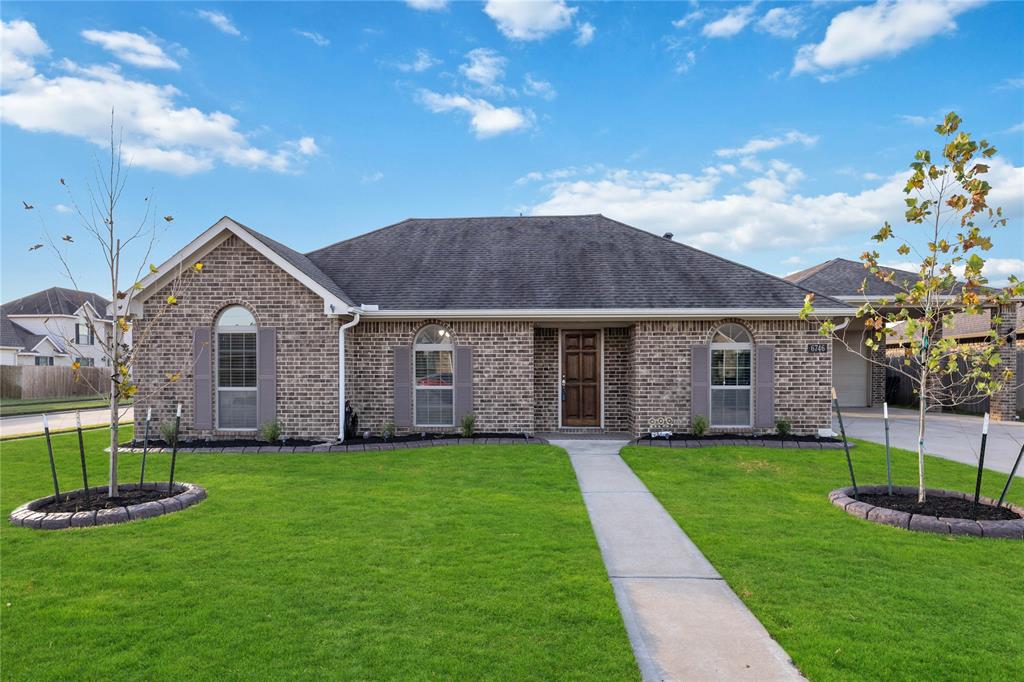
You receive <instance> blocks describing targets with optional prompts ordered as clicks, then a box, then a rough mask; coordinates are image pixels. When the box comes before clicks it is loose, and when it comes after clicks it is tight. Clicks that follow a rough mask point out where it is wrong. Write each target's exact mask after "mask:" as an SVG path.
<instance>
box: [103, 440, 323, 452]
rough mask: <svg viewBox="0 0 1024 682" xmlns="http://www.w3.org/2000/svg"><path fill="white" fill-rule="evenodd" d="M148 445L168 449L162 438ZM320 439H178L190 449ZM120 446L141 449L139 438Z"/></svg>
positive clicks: (305, 443) (181, 447)
mask: <svg viewBox="0 0 1024 682" xmlns="http://www.w3.org/2000/svg"><path fill="white" fill-rule="evenodd" d="M148 443H149V447H150V448H153V449H158V448H166V449H170V447H171V446H170V445H168V444H167V443H166V442H164V440H163V439H162V438H150V439H149V441H148ZM323 443H324V441H322V440H306V439H303V438H285V439H284V440H275V441H274V442H273V443H270V442H267V441H265V440H259V439H257V438H233V439H231V440H206V439H205V438H189V439H182V440H179V441H178V449H179V450H191V449H193V448H258V447H260V446H263V445H266V446H282V447H287V448H291V447H307V446H310V445H323ZM121 446H122V447H128V448H138V449H140V450H141V449H142V441H141V440H133V441H132V442H131V443H122V444H121Z"/></svg>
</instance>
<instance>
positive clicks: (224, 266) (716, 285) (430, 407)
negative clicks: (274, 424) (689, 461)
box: [131, 215, 853, 438]
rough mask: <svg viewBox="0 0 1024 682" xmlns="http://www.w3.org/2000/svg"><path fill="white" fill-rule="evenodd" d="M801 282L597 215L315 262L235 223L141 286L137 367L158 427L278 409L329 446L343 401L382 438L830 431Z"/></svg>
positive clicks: (215, 423)
mask: <svg viewBox="0 0 1024 682" xmlns="http://www.w3.org/2000/svg"><path fill="white" fill-rule="evenodd" d="M196 262H202V263H203V269H202V273H201V274H199V275H196V276H194V278H192V279H191V280H190V281H191V282H192V283H191V284H187V283H183V282H181V281H180V280H179V281H177V283H176V278H177V277H179V276H180V273H181V272H182V270H181V269H179V266H184V267H188V266H191V265H192V264H194V263H196ZM179 285H180V286H179ZM172 286H173V287H174V290H175V291H178V292H179V293H178V295H177V298H178V302H177V304H176V305H174V306H168V305H167V304H166V302H165V301H166V298H167V295H168V294H169V292H170V291H171V290H172V289H171V288H170V287H172ZM807 293H808V290H807V289H805V288H802V287H799V286H796V285H794V284H791V283H789V282H786V281H784V280H782V279H779V278H777V277H774V276H771V275H768V274H765V273H763V272H759V271H757V270H754V269H752V268H749V267H746V266H743V265H739V264H737V263H733V262H731V261H728V260H725V259H723V258H719V257H717V256H714V255H711V254H708V253H705V252H702V251H699V250H697V249H694V248H692V247H689V246H686V245H684V244H680V243H678V242H674V241H672V240H671V239H669V238H663V237H659V236H656V235H654V234H651V233H649V232H646V231H643V230H640V229H637V228H634V227H630V226H628V225H624V224H622V223H619V222H616V221H614V220H610V219H608V218H605V217H604V216H600V215H586V216H557V217H518V218H517V217H506V218H456V219H410V220H405V221H403V222H400V223H397V224H395V225H391V226H389V227H384V228H381V229H378V230H375V231H373V232H369V233H367V234H364V235H361V236H358V237H355V238H352V239H348V240H345V241H341V242H338V243H336V244H332V245H330V246H326V247H324V248H322V249H318V250H316V251H312V252H310V253H307V254H301V253H298V252H296V251H293V250H292V249H290V248H288V247H286V246H284V245H283V244H280V243H278V242H276V241H274V240H272V239H269V238H268V237H266V236H264V235H261V234H259V233H258V232H255V231H254V230H251V229H249V228H247V227H245V226H243V225H240V224H239V223H237V222H235V221H234V220H232V219H230V218H223V219H221V220H220V221H219V222H217V223H216V224H215V225H214V226H213V227H211V228H210V229H208V230H207V231H206V232H204V233H203V234H201V235H200V236H199V237H197V238H196V239H195V240H193V241H192V242H191V243H190V244H188V245H187V246H185V247H184V248H183V249H182V250H181V251H179V252H178V253H177V254H175V255H174V256H173V257H172V258H171V259H170V260H169V261H168V262H167V263H165V264H163V265H162V266H161V267H160V268H159V269H158V271H157V272H156V273H154V274H151V275H150V276H148V277H147V278H146V279H145V280H143V282H142V290H141V291H140V292H138V294H137V295H136V297H135V300H134V301H133V303H132V310H131V313H132V314H133V315H135V316H141V317H142V318H144V320H143V322H142V323H143V324H147V323H146V322H145V321H146V320H153V322H152V323H149V326H147V331H146V334H147V343H146V345H145V346H144V347H142V348H141V349H140V350H139V358H138V362H137V364H136V365H135V379H136V382H137V383H138V385H139V395H142V396H153V397H152V398H150V399H149V400H148V402H150V403H151V405H152V407H153V411H154V417H155V418H156V419H158V420H160V419H166V418H169V417H171V416H173V413H174V410H175V406H176V404H178V403H181V404H182V406H183V410H184V411H183V418H182V430H183V432H184V433H185V434H186V435H188V436H200V437H208V438H231V437H238V436H239V435H240V434H249V435H250V436H251V435H252V431H253V430H254V429H256V428H257V427H258V426H259V425H261V424H263V423H265V422H268V421H270V420H273V419H276V420H278V422H279V423H280V425H281V428H282V431H283V433H285V434H288V435H293V436H303V437H319V438H337V437H339V435H341V434H342V431H343V418H342V408H343V405H344V403H345V401H350V402H351V404H352V406H353V408H354V409H355V410H356V412H357V413H358V414H359V416H360V422H359V423H360V430H363V429H367V430H370V431H372V432H374V433H379V432H380V431H381V430H382V429H383V428H384V427H385V425H394V427H395V429H396V431H397V432H398V433H408V432H419V431H447V432H451V431H453V430H454V429H455V428H457V426H458V424H459V423H460V420H461V418H462V417H463V416H464V415H465V414H468V413H472V414H473V415H475V417H476V428H477V429H478V430H479V431H488V432H511V433H524V432H525V433H534V432H546V431H558V430H597V431H599V430H606V431H628V432H631V433H635V434H640V433H646V432H648V431H652V430H653V431H659V430H663V429H665V428H671V429H674V430H676V431H688V430H689V429H690V424H691V420H692V418H693V417H694V416H695V415H703V416H705V417H707V418H708V419H709V421H710V424H711V428H712V430H714V431H730V430H732V431H741V432H748V433H749V432H765V431H772V430H774V428H775V424H776V420H779V419H785V420H788V421H789V422H790V424H791V425H792V427H793V430H794V431H795V432H796V433H800V434H816V433H818V431H819V430H820V429H830V428H831V418H832V417H831V407H830V394H831V386H832V353H831V345H830V344H829V343H827V342H826V343H823V341H824V339H823V338H822V337H821V336H820V335H819V333H818V324H817V323H815V322H804V321H801V320H800V319H799V312H800V310H801V307H802V305H803V302H804V297H805V295H806V294H807ZM817 306H818V310H819V312H820V313H822V314H826V315H834V316H849V315H851V314H852V313H853V309H852V308H851V307H849V306H847V305H846V304H844V303H842V302H840V301H836V300H831V299H829V298H828V297H824V296H819V297H818V299H817ZM179 373H180V374H181V376H182V378H181V380H180V381H168V379H167V377H173V376H174V375H176V374H179ZM342 397H343V399H342ZM136 414H138V415H142V414H145V410H142V409H138V410H136ZM668 423H671V424H672V426H665V424H668Z"/></svg>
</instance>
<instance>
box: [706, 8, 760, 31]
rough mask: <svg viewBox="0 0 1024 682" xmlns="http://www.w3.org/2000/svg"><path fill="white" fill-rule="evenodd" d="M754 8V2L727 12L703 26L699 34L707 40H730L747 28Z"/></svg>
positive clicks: (752, 16)
mask: <svg viewBox="0 0 1024 682" xmlns="http://www.w3.org/2000/svg"><path fill="white" fill-rule="evenodd" d="M756 7H757V2H756V0H755V2H752V3H750V4H749V5H742V6H740V7H736V8H735V9H732V10H729V11H728V12H727V13H726V15H725V16H724V17H722V18H721V19H716V20H715V21H711V22H708V23H706V24H704V28H703V29H701V33H703V34H704V36H705V37H707V38H731V37H733V36H734V35H736V34H737V33H739V32H740V31H742V30H743V29H744V28H746V27H747V24H749V23H750V21H751V19H753V18H754V9H755V8H756Z"/></svg>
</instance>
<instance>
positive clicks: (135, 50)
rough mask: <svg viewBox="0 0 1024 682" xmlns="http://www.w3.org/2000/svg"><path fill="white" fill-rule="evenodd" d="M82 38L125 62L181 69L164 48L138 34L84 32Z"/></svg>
mask: <svg viewBox="0 0 1024 682" xmlns="http://www.w3.org/2000/svg"><path fill="white" fill-rule="evenodd" d="M82 37H83V38H85V39H86V40H88V41H89V42H90V43H95V44H97V45H99V46H100V47H102V48H103V49H104V50H106V51H107V52H110V53H111V54H113V55H114V56H115V57H117V58H118V59H120V60H121V61H123V62H126V63H128V64H132V65H134V66H140V67H142V68H146V69H175V70H177V69H180V68H181V67H180V66H179V65H178V62H176V61H174V60H173V59H171V58H170V57H168V56H167V55H166V54H165V53H164V50H163V48H162V47H160V46H159V45H157V44H156V43H154V42H153V41H151V40H149V39H148V38H146V37H145V36H140V35H139V34H138V33H128V32H127V31H94V30H88V31H82Z"/></svg>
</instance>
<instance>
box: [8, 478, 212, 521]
mask: <svg viewBox="0 0 1024 682" xmlns="http://www.w3.org/2000/svg"><path fill="white" fill-rule="evenodd" d="M119 487H120V489H121V490H139V489H140V486H139V484H138V483H122V484H121V485H120V486H119ZM166 488H167V482H166V481H164V482H162V483H161V482H159V481H157V482H154V483H143V484H142V486H141V489H142V490H161V489H166ZM107 490H108V488H107V486H105V485H101V486H94V487H91V488H89V492H90V493H95V494H97V495H100V494H104V493H106V492H107ZM174 490H175V491H176V494H175V495H173V496H171V497H167V498H164V499H162V500H153V501H151V502H142V503H140V504H129V505H126V506H124V507H114V508H113V509H99V510H94V511H80V512H40V511H36V510H37V509H39V507H41V506H43V505H45V504H49V503H50V502H53V499H54V496H53V495H49V496H47V497H40V498H39V499H37V500H32V501H31V502H26V503H25V504H23V505H21V506H20V507H18V508H17V509H15V510H14V511H12V512H11V515H10V521H11V523H12V524H14V525H15V526H23V527H25V528H35V529H37V530H63V529H65V528H88V527H90V526H105V525H109V524H112V523H126V522H128V521H137V520H139V519H149V518H153V517H154V516H163V515H164V514H172V513H174V512H176V511H181V510H183V509H188V508H189V507H191V506H193V505H195V504H199V503H200V502H202V501H203V500H205V499H206V489H205V488H203V487H202V486H201V485H196V484H195V483H186V482H184V481H181V482H177V481H176V482H175V483H174ZM70 492H72V493H74V492H78V491H77V490H72V491H70Z"/></svg>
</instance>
